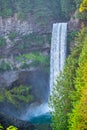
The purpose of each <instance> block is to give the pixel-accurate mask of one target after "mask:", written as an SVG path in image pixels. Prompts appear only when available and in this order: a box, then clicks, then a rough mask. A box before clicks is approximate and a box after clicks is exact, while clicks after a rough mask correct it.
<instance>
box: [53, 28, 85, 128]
mask: <svg viewBox="0 0 87 130" xmlns="http://www.w3.org/2000/svg"><path fill="white" fill-rule="evenodd" d="M86 37H87V28H84V27H83V28H82V29H81V31H80V32H79V33H78V35H77V38H76V41H75V42H76V43H75V47H74V49H73V51H72V52H71V54H70V55H69V56H68V58H67V60H66V64H65V67H64V71H63V73H60V75H59V77H58V79H57V85H56V87H55V88H54V89H53V92H52V95H51V99H50V107H52V109H53V111H52V113H51V114H52V120H53V122H52V128H53V130H67V129H68V128H69V129H70V130H76V129H78V126H76V127H73V125H75V124H76V123H77V120H78V119H79V116H80V113H79V112H81V111H82V110H84V111H85V110H86V106H85V102H86V101H85V100H86V96H85V94H84V95H83V94H80V93H79V92H80V90H79V89H78V93H77V87H76V86H77V85H76V84H78V88H80V87H79V85H80V83H81V84H82V85H84V82H83V77H85V79H86V82H87V78H86V75H87V71H86V68H87V66H86V64H82V67H83V68H84V71H83V72H85V74H86V75H84V76H83V75H82V74H81V75H80V73H78V74H77V71H78V70H79V72H81V68H79V64H81V63H83V62H84V63H86V61H87V48H86V46H87V42H86V41H87V39H86ZM83 41H85V42H86V46H85V43H84V42H83ZM82 48H85V55H83V56H82V58H81V56H80V54H81V52H82ZM83 54H84V53H83ZM81 55H82V54H81ZM84 58H85V59H86V60H84ZM82 61H83V62H82ZM84 66H85V67H84ZM79 76H80V80H79V79H78V78H79ZM79 81H80V82H79ZM86 86H87V85H86ZM85 92H86V88H85V89H84V90H82V93H85ZM81 95H83V96H82V98H80V97H81ZM80 99H81V101H80V102H79V100H80ZM83 102H84V103H83ZM74 104H75V106H73V105H74ZM81 104H84V106H85V107H84V108H83V107H82V108H81V106H80V105H81ZM73 107H74V108H76V109H73V110H72V108H73ZM80 108H81V111H78V109H79V110H80ZM77 111H78V113H77ZM86 112H87V111H86ZM69 113H71V114H69ZM81 113H82V112H81ZM83 113H84V112H83ZM83 113H82V114H81V116H82V115H84V119H85V121H87V118H86V115H87V113H86V114H83ZM68 115H69V116H68ZM81 116H80V117H81ZM82 117H83V116H82ZM81 119H82V120H78V123H80V122H81V121H82V124H85V122H84V123H83V121H84V119H83V118H81ZM68 121H69V122H68ZM74 123H75V124H74ZM68 125H70V126H69V127H68ZM80 126H82V125H80ZM84 126H85V125H84ZM71 127H73V129H71ZM84 128H86V127H84ZM78 130H82V129H78Z"/></svg>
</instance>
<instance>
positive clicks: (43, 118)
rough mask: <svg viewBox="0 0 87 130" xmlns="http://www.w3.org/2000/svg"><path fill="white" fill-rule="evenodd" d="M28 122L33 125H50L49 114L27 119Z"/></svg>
mask: <svg viewBox="0 0 87 130" xmlns="http://www.w3.org/2000/svg"><path fill="white" fill-rule="evenodd" d="M29 121H30V122H31V123H33V124H50V123H51V122H52V119H51V115H50V113H44V114H41V115H38V116H34V117H31V118H29Z"/></svg>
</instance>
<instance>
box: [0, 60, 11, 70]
mask: <svg viewBox="0 0 87 130" xmlns="http://www.w3.org/2000/svg"><path fill="white" fill-rule="evenodd" d="M10 70H11V66H10V63H9V62H5V61H4V60H3V61H1V63H0V72H3V71H10Z"/></svg>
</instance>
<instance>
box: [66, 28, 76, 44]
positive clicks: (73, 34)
mask: <svg viewBox="0 0 87 130" xmlns="http://www.w3.org/2000/svg"><path fill="white" fill-rule="evenodd" d="M77 34H78V31H77V30H75V31H71V32H69V33H68V42H71V41H74V40H75V38H76V37H77Z"/></svg>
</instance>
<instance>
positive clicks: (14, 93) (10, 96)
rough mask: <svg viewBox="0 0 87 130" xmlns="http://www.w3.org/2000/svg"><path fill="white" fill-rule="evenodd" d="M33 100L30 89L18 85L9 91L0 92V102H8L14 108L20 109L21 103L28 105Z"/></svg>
mask: <svg viewBox="0 0 87 130" xmlns="http://www.w3.org/2000/svg"><path fill="white" fill-rule="evenodd" d="M32 100H33V96H32V95H31V94H30V87H29V86H24V85H20V86H18V87H14V88H11V89H3V88H1V91H0V102H4V101H6V102H9V103H11V104H13V105H14V106H18V107H20V106H21V105H22V104H23V103H29V102H31V101H32Z"/></svg>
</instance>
